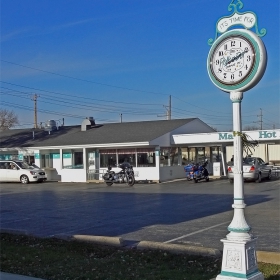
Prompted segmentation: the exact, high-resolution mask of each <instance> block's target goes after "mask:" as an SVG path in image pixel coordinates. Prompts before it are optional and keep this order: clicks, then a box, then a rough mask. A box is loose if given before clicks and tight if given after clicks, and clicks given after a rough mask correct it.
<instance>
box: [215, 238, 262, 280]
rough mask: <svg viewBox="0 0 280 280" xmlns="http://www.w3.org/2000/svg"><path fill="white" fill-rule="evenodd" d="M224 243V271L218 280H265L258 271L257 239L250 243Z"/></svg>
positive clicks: (224, 241)
mask: <svg viewBox="0 0 280 280" xmlns="http://www.w3.org/2000/svg"><path fill="white" fill-rule="evenodd" d="M221 241H222V242H223V243H224V250H223V262H222V271H221V274H219V275H218V276H217V277H216V280H238V279H240V280H241V279H242V280H245V279H247V280H264V276H263V274H262V273H261V272H260V271H259V270H258V264H257V256H256V250H255V244H256V238H252V239H251V240H249V241H237V240H228V239H222V240H221Z"/></svg>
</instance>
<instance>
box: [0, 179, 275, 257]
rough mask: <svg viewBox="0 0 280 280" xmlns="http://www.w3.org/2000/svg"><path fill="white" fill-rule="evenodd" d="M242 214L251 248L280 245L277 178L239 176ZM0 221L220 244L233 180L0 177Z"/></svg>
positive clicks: (29, 227)
mask: <svg viewBox="0 0 280 280" xmlns="http://www.w3.org/2000/svg"><path fill="white" fill-rule="evenodd" d="M244 189H245V203H246V204H247V207H246V209H245V216H246V220H247V222H248V224H249V225H250V226H251V227H252V231H251V233H252V234H253V235H255V236H257V237H258V242H257V250H263V251H272V252H279V251H280V226H279V225H280V209H279V208H280V181H279V180H271V181H264V182H262V183H260V184H258V183H254V182H251V183H250V182H249V183H245V187H244ZM0 199H1V200H0V210H1V216H0V226H1V229H13V230H25V231H27V232H28V233H30V234H34V235H37V236H42V237H47V236H53V235H56V234H67V235H72V234H87V235H102V236H120V237H123V238H124V239H125V240H127V241H128V242H132V243H133V242H138V241H142V240H146V241H158V242H165V243H178V244H188V245H196V246H204V247H210V248H216V249H220V250H222V243H221V242H220V239H222V238H225V237H226V235H227V234H228V231H227V226H228V225H229V224H230V222H231V220H232V216H233V209H232V207H231V206H232V203H233V185H232V184H229V183H228V181H227V180H218V179H213V180H210V182H208V183H207V182H199V183H197V184H195V183H193V182H188V181H186V180H183V181H176V182H169V183H160V184H135V185H134V186H133V187H128V186H126V185H113V186H112V187H106V185H105V184H93V183H88V184H86V183H60V182H46V183H41V184H38V183H37V184H29V185H22V184H20V183H18V184H15V183H2V184H1V185H0Z"/></svg>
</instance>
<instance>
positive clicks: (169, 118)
mask: <svg viewBox="0 0 280 280" xmlns="http://www.w3.org/2000/svg"><path fill="white" fill-rule="evenodd" d="M168 120H171V95H169V109H168Z"/></svg>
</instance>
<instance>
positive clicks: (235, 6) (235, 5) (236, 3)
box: [228, 0, 243, 13]
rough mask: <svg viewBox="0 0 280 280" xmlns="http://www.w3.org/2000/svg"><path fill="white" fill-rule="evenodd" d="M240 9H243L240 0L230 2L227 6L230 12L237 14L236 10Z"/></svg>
mask: <svg viewBox="0 0 280 280" xmlns="http://www.w3.org/2000/svg"><path fill="white" fill-rule="evenodd" d="M238 8H239V9H240V10H241V9H242V8H243V3H242V1H241V0H231V3H230V4H229V6H228V10H229V11H232V9H234V12H236V13H237V9H238Z"/></svg>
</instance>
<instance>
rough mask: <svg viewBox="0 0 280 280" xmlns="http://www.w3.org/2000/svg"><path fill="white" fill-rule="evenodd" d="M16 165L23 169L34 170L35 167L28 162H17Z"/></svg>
mask: <svg viewBox="0 0 280 280" xmlns="http://www.w3.org/2000/svg"><path fill="white" fill-rule="evenodd" d="M16 164H17V165H18V166H19V167H20V168H22V169H34V168H35V167H34V166H32V165H31V164H29V163H27V162H26V161H16Z"/></svg>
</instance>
